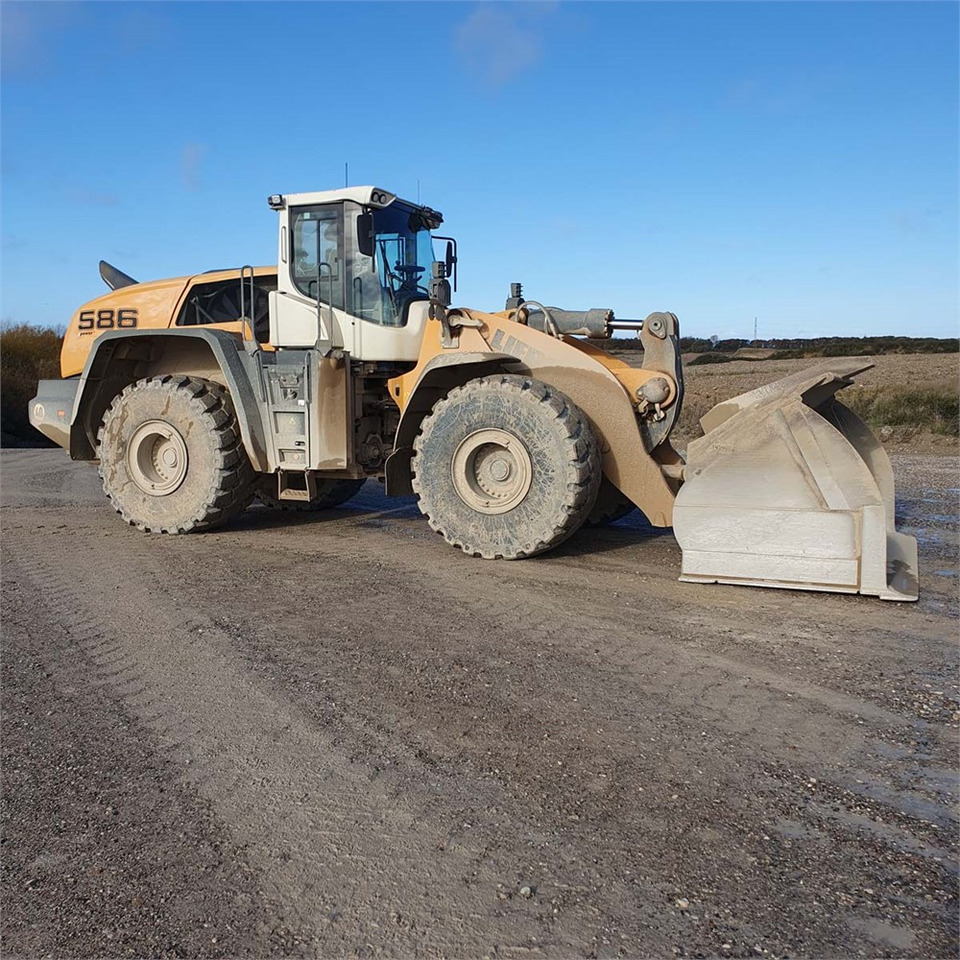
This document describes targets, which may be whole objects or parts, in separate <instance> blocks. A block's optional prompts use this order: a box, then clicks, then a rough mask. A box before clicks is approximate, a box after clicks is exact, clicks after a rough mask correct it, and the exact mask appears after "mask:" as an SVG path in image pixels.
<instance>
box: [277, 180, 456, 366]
mask: <svg viewBox="0 0 960 960" xmlns="http://www.w3.org/2000/svg"><path fill="white" fill-rule="evenodd" d="M269 203H270V206H271V207H272V208H273V209H274V210H277V211H278V213H279V214H280V230H279V249H278V264H279V267H278V274H279V275H278V289H277V292H276V294H275V295H273V296H272V298H271V310H270V318H271V319H270V322H271V332H270V342H271V343H272V344H273V345H274V346H276V347H284V346H289V347H307V346H313V345H314V344H317V343H318V344H319V345H320V346H321V348H324V347H326V348H328V349H338V348H339V349H343V350H344V351H346V352H348V353H350V354H351V356H353V357H354V358H355V359H358V360H400V361H402V360H416V358H417V355H418V352H419V344H420V339H421V334H422V331H423V327H424V324H425V322H426V318H427V310H428V301H429V299H430V295H429V286H428V285H429V282H430V279H431V276H432V274H433V264H434V262H435V260H436V256H435V252H434V243H433V241H434V239H437V238H435V237H433V236H432V234H431V231H432V230H435V229H436V228H437V227H439V226H440V224H441V223H442V222H443V217H442V215H441V214H440V213H439V212H437V211H436V210H432V209H430V208H429V207H425V206H422V205H419V204H414V203H410V202H408V201H405V200H401V199H399V198H398V197H396V196H395V195H394V194H392V193H389V192H387V191H385V190H381V189H379V188H377V187H349V188H344V189H343V190H327V191H322V192H317V193H302V194H287V195H280V194H277V195H274V196H272V197H270V198H269ZM440 239H443V240H447V250H446V254H445V260H446V262H447V264H448V265H449V267H452V264H453V263H455V262H456V257H455V253H454V249H455V248H454V242H453V241H452V240H449V239H448V238H445V237H444V238H440Z"/></svg>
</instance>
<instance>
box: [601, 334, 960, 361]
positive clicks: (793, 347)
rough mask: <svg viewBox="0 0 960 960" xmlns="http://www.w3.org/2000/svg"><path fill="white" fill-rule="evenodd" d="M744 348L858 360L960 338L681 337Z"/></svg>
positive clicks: (723, 348) (951, 348)
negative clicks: (858, 358) (769, 338)
mask: <svg viewBox="0 0 960 960" xmlns="http://www.w3.org/2000/svg"><path fill="white" fill-rule="evenodd" d="M593 342H594V343H596V345H597V346H599V347H601V348H602V347H606V348H607V349H610V347H611V346H613V347H614V348H615V349H616V350H640V349H642V347H641V344H640V341H639V340H638V339H634V338H633V337H630V338H627V337H624V338H617V339H616V340H614V341H610V340H595V341H593ZM744 347H750V348H753V349H761V350H776V351H777V354H776V355H775V357H774V359H779V360H789V359H793V358H797V359H799V358H801V357H857V356H876V355H877V354H883V353H960V339H958V338H954V337H811V338H809V339H801V338H799V337H795V338H793V339H774V340H745V339H740V338H738V337H734V338H733V339H730V340H720V339H719V338H718V337H681V338H680V352H681V353H726V354H730V353H736V351H737V350H742V349H743V348H744Z"/></svg>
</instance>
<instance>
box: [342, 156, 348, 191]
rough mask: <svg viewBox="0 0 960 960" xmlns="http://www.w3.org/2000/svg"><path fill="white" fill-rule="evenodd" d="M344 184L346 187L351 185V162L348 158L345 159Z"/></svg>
mask: <svg viewBox="0 0 960 960" xmlns="http://www.w3.org/2000/svg"><path fill="white" fill-rule="evenodd" d="M343 185H344V187H349V186H350V164H348V163H347V161H346V160H344V161H343Z"/></svg>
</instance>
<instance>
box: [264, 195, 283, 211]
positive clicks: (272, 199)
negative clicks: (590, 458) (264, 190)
mask: <svg viewBox="0 0 960 960" xmlns="http://www.w3.org/2000/svg"><path fill="white" fill-rule="evenodd" d="M267 203H269V204H270V209H271V210H282V209H283V208H284V206H285V203H284V200H283V194H282V193H272V194H270V196H269V197H267Z"/></svg>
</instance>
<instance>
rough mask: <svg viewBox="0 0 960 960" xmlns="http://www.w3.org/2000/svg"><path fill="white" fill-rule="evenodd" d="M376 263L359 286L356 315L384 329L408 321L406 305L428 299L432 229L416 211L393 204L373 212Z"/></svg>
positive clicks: (356, 290) (374, 256)
mask: <svg viewBox="0 0 960 960" xmlns="http://www.w3.org/2000/svg"><path fill="white" fill-rule="evenodd" d="M373 229H374V235H375V239H374V251H373V262H372V263H369V261H367V262H368V264H369V269H368V270H367V271H364V273H363V274H361V276H362V281H361V283H360V284H356V281H355V293H356V294H358V295H359V297H360V303H355V309H356V311H357V314H358V315H359V316H361V317H362V318H363V319H364V320H371V321H373V322H374V323H380V324H384V325H385V326H401V325H402V324H404V323H405V322H406V312H407V306H408V305H409V304H410V303H411V302H412V301H414V300H426V299H428V291H427V285H428V284H429V282H430V268H431V264H432V262H433V259H434V256H433V241H432V239H431V237H430V230H429V228H428V226H427V224H426V223H424V221H423V219H422V217H421V216H420V214H419V213H417V211H415V210H413V209H412V208H410V207H406V206H403V205H401V204H399V203H393V204H391V205H390V206H389V207H386V208H385V209H383V210H375V211H374V213H373Z"/></svg>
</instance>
